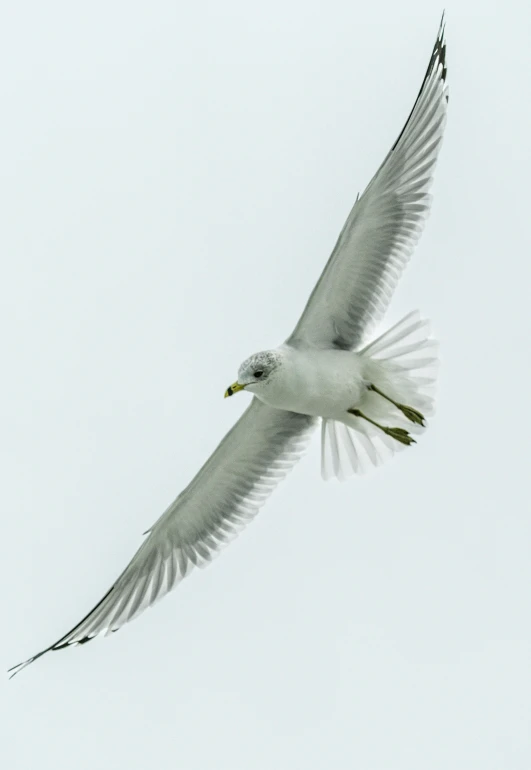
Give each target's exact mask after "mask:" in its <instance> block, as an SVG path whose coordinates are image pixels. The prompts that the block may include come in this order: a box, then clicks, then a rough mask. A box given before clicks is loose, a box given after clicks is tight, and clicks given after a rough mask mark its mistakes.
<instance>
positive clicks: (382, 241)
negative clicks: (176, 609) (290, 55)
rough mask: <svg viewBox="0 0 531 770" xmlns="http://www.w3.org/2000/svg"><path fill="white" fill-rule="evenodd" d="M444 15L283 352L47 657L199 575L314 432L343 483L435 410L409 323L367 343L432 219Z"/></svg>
mask: <svg viewBox="0 0 531 770" xmlns="http://www.w3.org/2000/svg"><path fill="white" fill-rule="evenodd" d="M444 26H445V25H444V15H443V18H442V20H441V24H440V27H439V31H438V34H437V39H436V42H435V45H434V47H433V50H432V53H431V57H430V61H429V64H428V68H427V70H426V74H425V76H424V79H423V81H422V85H421V88H420V91H419V93H418V95H417V98H416V100H415V103H414V105H413V109H412V110H411V113H410V114H409V117H408V119H407V121H406V123H405V125H404V127H403V129H402V131H401V132H400V134H399V136H398V138H397V140H396V141H395V143H394V144H393V146H392V148H391V150H390V151H389V153H388V154H387V156H386V158H385V160H384V161H383V163H382V164H381V166H380V168H379V169H378V171H377V172H376V174H375V175H374V177H373V178H372V180H371V181H370V182H369V184H368V186H367V188H366V189H365V191H364V192H363V194H362V195H361V196H360V195H358V197H357V199H356V201H355V204H354V207H353V208H352V210H351V212H350V214H349V216H348V218H347V221H346V223H345V225H344V227H343V230H342V231H341V233H340V235H339V238H338V240H337V243H336V245H335V248H334V250H333V251H332V254H331V256H330V258H329V260H328V262H327V264H326V267H325V269H324V271H323V273H322V275H321V277H320V278H319V280H318V282H317V284H316V286H315V288H314V290H313V292H312V294H311V296H310V298H309V300H308V303H307V305H306V307H305V309H304V311H303V313H302V316H301V318H300V320H299V322H298V324H297V326H296V327H295V329H294V331H293V332H292V334H291V335H290V336H289V337H288V339H287V340H286V341H285V342H284V343H283V344H282V345H280V346H279V347H277V348H274V349H272V350H267V351H263V352H259V353H255V354H254V355H252V356H251V357H250V358H248V359H247V360H246V361H244V362H243V364H242V365H241V366H240V368H239V371H238V377H237V380H236V381H235V382H234V383H233V384H232V385H230V387H229V388H228V389H227V391H226V392H225V396H226V397H229V396H233V395H234V394H236V393H238V392H240V391H248V392H249V393H252V394H253V399H252V401H251V403H250V405H249V406H248V408H247V410H246V411H245V412H244V413H243V415H242V416H241V417H240V419H239V420H238V422H237V423H236V424H235V425H234V427H233V428H232V429H231V430H230V431H229V433H228V434H227V435H226V436H225V438H224V439H223V440H222V441H221V443H220V444H219V446H218V447H217V449H216V450H215V452H214V453H213V454H212V455H211V457H210V458H209V459H208V460H207V461H206V463H205V464H204V465H203V467H202V468H201V470H200V471H199V472H198V474H197V475H196V476H195V478H194V479H192V481H191V482H190V484H189V485H188V486H187V487H186V489H184V490H183V491H182V492H181V493H180V494H179V495H178V497H177V498H176V499H175V500H174V502H172V503H171V505H170V506H169V507H168V508H167V509H166V510H165V511H164V513H163V514H162V516H160V518H159V519H158V520H157V521H156V522H155V523H154V524H153V526H152V527H151V528H150V529H149V530H148V531H147V532H146V533H144V534H145V535H147V537H146V539H145V540H144V541H143V543H142V545H141V546H140V548H139V549H138V551H137V552H136V554H135V555H134V556H133V558H132V560H131V561H130V562H129V564H128V565H127V567H126V568H125V569H124V571H123V572H122V573H121V575H120V576H119V577H118V578H117V580H116V581H115V582H114V584H113V585H112V586H111V588H110V589H109V590H108V592H107V593H106V594H105V596H104V597H103V598H102V599H101V601H99V602H98V604H97V605H96V606H95V607H94V608H93V609H92V610H91V611H90V612H89V613H88V615H86V616H85V617H84V618H83V619H82V620H81V621H80V622H79V623H78V624H77V625H76V626H75V627H74V628H72V629H71V630H70V631H68V633H67V634H65V635H64V636H62V637H61V638H60V639H59V640H58V641H57V642H55V643H54V644H52V645H50V646H49V647H47V648H46V649H44V650H42V651H41V652H38V653H36V654H35V655H33V656H32V657H31V658H29V659H28V660H26V661H24V662H23V663H19V664H18V665H17V666H13V668H11V669H9V671H11V672H13V673H12V676H15V674H17V673H18V672H19V671H21V670H22V669H23V668H25V667H26V666H28V665H29V664H30V663H33V662H34V661H36V660H37V659H38V658H40V657H41V656H42V655H45V654H46V653H47V652H51V651H56V650H62V649H64V648H66V647H70V646H71V645H77V644H85V643H86V642H88V641H90V640H91V639H93V638H95V637H96V636H99V635H100V634H105V635H107V634H110V633H112V632H115V631H117V630H118V629H119V628H121V627H122V626H123V625H125V624H126V623H128V622H129V621H131V620H133V619H134V618H136V617H137V616H138V615H139V614H140V613H141V612H143V610H145V609H146V608H147V607H150V606H152V605H153V604H155V602H157V601H158V600H159V599H161V598H162V597H163V596H165V595H166V594H167V593H169V592H170V591H171V590H172V589H174V588H175V587H176V586H177V584H178V583H179V582H180V581H181V580H182V578H184V577H185V576H186V575H188V574H189V572H190V571H191V570H192V568H193V567H194V566H204V565H206V564H207V563H208V562H209V561H210V560H211V559H212V558H213V556H214V555H215V554H216V553H217V552H218V551H219V549H220V548H221V547H222V546H223V545H224V544H225V543H226V542H227V541H228V540H230V539H231V538H232V537H233V536H234V535H235V534H237V532H238V531H239V530H240V529H242V528H243V526H244V525H245V524H246V523H247V522H248V521H249V520H250V519H252V518H253V517H254V516H255V514H256V513H257V511H258V510H259V509H260V508H261V506H262V505H263V504H264V502H265V501H266V500H267V498H268V497H269V495H270V494H271V493H272V491H273V490H274V489H275V487H276V486H277V484H278V483H279V481H281V480H282V479H283V478H284V477H285V476H286V474H287V473H288V471H289V470H291V468H292V467H293V466H294V464H295V463H296V462H297V461H298V460H299V458H300V457H301V455H302V453H303V452H304V450H305V449H306V447H307V445H308V443H309V441H310V439H311V437H312V434H313V433H314V431H315V429H316V428H317V427H318V425H319V422H320V425H321V470H322V475H323V477H324V478H325V479H328V478H331V477H336V478H337V479H340V480H343V479H345V478H347V477H348V476H350V475H352V474H353V473H361V472H363V471H364V470H367V469H368V467H370V466H371V465H378V464H380V463H381V462H382V461H383V460H384V459H386V458H387V457H389V456H391V455H392V454H394V453H395V452H396V450H398V449H404V448H405V447H409V446H411V445H412V444H414V443H415V436H417V437H418V436H419V435H420V433H422V432H423V431H424V429H425V427H426V416H427V415H429V414H430V413H431V411H432V407H433V387H434V383H435V374H436V364H437V354H436V344H435V342H434V340H433V339H432V338H431V336H430V332H429V327H428V322H427V321H426V320H424V319H423V318H421V316H420V315H419V314H418V313H417V312H415V313H410V314H409V315H407V316H406V317H405V318H403V319H402V320H401V321H399V322H398V323H397V324H395V326H393V327H392V328H391V329H389V330H388V331H386V332H385V333H384V334H382V335H381V336H379V337H378V338H377V339H375V340H373V341H372V342H370V343H369V344H365V343H366V340H367V336H368V334H369V332H370V330H371V329H372V328H373V326H374V324H375V323H376V322H378V321H379V320H380V319H381V318H382V316H383V314H384V312H385V310H386V309H387V306H388V304H389V301H390V299H391V295H392V293H393V291H394V289H395V287H396V284H397V282H398V279H399V277H400V275H401V273H402V271H403V269H404V267H405V265H406V263H407V262H408V260H409V257H410V255H411V253H412V251H413V248H414V246H415V244H416V242H417V240H418V239H419V237H420V234H421V232H422V230H423V227H424V224H425V221H426V218H427V216H428V213H429V210H430V205H431V196H430V195H429V189H430V187H431V184H432V179H433V171H434V168H435V163H436V161H437V157H438V154H439V150H440V147H441V142H442V137H443V131H444V126H445V120H446V109H447V102H448V88H447V85H446V43H445V36H444Z"/></svg>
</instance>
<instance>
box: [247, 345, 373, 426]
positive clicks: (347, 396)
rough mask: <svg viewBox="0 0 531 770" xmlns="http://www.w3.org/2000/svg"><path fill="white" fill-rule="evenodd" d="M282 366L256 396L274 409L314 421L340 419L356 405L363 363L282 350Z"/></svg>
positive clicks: (351, 357)
mask: <svg viewBox="0 0 531 770" xmlns="http://www.w3.org/2000/svg"><path fill="white" fill-rule="evenodd" d="M282 354H283V362H282V365H281V366H280V367H279V368H278V369H277V371H275V372H274V374H272V376H271V381H270V382H269V383H268V385H267V387H264V388H263V391H262V390H261V392H258V390H257V391H256V395H257V396H258V397H259V398H260V399H261V400H262V401H265V403H267V404H269V405H270V406H274V407H276V408H277V409H287V410H289V411H292V412H299V413H301V414H309V415H312V416H314V417H335V418H337V417H339V416H343V415H344V413H345V412H346V410H347V409H351V408H353V407H355V406H356V404H358V403H359V400H360V397H361V394H362V391H363V389H364V387H365V386H364V377H363V369H364V361H363V359H362V358H361V357H360V356H358V355H357V354H356V353H351V352H345V351H340V350H312V349H307V350H304V349H302V350H298V349H294V348H288V347H287V346H285V347H284V348H283V349H282Z"/></svg>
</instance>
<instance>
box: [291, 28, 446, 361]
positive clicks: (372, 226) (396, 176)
mask: <svg viewBox="0 0 531 770" xmlns="http://www.w3.org/2000/svg"><path fill="white" fill-rule="evenodd" d="M447 102H448V90H447V87H446V43H445V39H444V18H443V20H442V21H441V26H440V29H439V33H438V35H437V40H436V42H435V46H434V48H433V51H432V54H431V58H430V63H429V65H428V69H427V71H426V75H425V76H424V80H423V82H422V86H421V88H420V91H419V94H418V96H417V100H416V102H415V104H414V106H413V109H412V111H411V114H410V116H409V118H408V119H407V122H406V124H405V126H404V128H403V129H402V131H401V133H400V136H399V137H398V139H397V140H396V142H395V143H394V145H393V147H392V149H391V151H390V152H389V154H388V155H387V157H386V159H385V160H384V162H383V163H382V165H381V166H380V168H379V169H378V171H377V172H376V174H375V176H374V177H373V179H372V180H371V182H370V183H369V185H368V187H367V188H366V190H365V192H364V193H363V195H362V196H361V198H359V199H358V200H357V201H356V203H355V204H354V208H353V209H352V211H351V212H350V215H349V217H348V219H347V221H346V223H345V226H344V227H343V230H342V231H341V234H340V236H339V239H338V241H337V243H336V246H335V248H334V250H333V252H332V255H331V256H330V259H329V260H328V263H327V265H326V267H325V269H324V271H323V273H322V275H321V277H320V279H319V281H318V283H317V285H316V286H315V288H314V290H313V292H312V294H311V296H310V299H309V300H308V304H307V305H306V308H305V309H304V312H303V314H302V316H301V318H300V320H299V322H298V324H297V326H296V328H295V330H294V332H293V334H292V335H291V337H289V339H288V340H287V342H288V343H289V344H290V345H295V346H296V345H299V344H303V345H311V346H314V347H330V346H332V347H336V348H339V349H343V350H350V349H352V348H355V347H357V346H359V345H360V344H361V342H362V340H363V337H364V336H365V335H366V333H367V331H368V330H369V328H370V326H371V325H372V324H373V323H375V322H376V321H377V320H379V319H380V318H381V317H382V315H383V313H384V312H385V310H386V308H387V305H388V303H389V300H390V299H391V295H392V293H393V291H394V289H395V287H396V284H397V282H398V279H399V278H400V275H401V273H402V270H403V269H404V267H405V265H406V263H407V261H408V259H409V257H410V255H411V253H412V251H413V248H414V246H415V244H416V242H417V240H418V239H419V237H420V234H421V232H422V230H423V227H424V223H425V220H426V218H427V216H428V213H429V209H430V204H431V196H430V195H429V194H428V190H429V188H430V187H431V183H432V175H433V171H434V168H435V162H436V160H437V156H438V154H439V149H440V147H441V141H442V136H443V130H444V124H445V118H446V106H447Z"/></svg>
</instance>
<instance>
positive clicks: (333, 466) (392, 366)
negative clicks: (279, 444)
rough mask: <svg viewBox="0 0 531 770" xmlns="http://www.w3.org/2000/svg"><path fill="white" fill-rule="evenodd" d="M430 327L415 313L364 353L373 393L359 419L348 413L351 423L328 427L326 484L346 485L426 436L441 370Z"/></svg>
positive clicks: (324, 467)
mask: <svg viewBox="0 0 531 770" xmlns="http://www.w3.org/2000/svg"><path fill="white" fill-rule="evenodd" d="M429 326H430V324H429V321H427V320H426V319H422V318H421V317H420V314H419V313H418V312H417V311H415V312H413V313H410V314H409V315H407V316H406V317H405V318H403V319H402V320H401V321H399V322H398V323H397V324H395V325H394V326H393V327H392V328H391V329H388V331H386V332H385V333H384V334H382V335H381V336H380V337H378V339H376V340H374V341H373V342H371V343H370V344H369V345H367V346H366V347H365V348H363V350H360V351H358V355H360V356H363V357H364V358H365V359H366V367H365V372H366V381H367V385H368V387H367V390H366V392H365V393H364V395H363V398H362V399H361V401H360V403H359V404H357V405H356V408H357V414H352V415H351V414H348V413H347V414H346V416H345V422H339V421H336V420H325V419H323V421H322V426H321V427H322V430H321V472H322V476H323V478H325V479H329V478H331V477H333V476H335V477H336V478H338V479H340V480H344V479H346V478H348V476H351V475H352V474H353V473H363V472H364V471H365V470H367V468H368V467H370V466H372V465H380V464H381V463H382V462H383V461H384V460H385V459H387V457H390V456H392V455H393V454H394V453H395V452H396V451H397V450H398V449H401V448H402V447H404V446H407V445H408V444H409V443H414V439H415V436H416V435H418V434H419V433H421V432H422V431H423V430H424V428H425V426H426V420H425V419H424V418H426V417H429V416H430V415H431V414H433V396H434V391H435V382H436V376H437V365H438V359H437V348H438V345H437V342H436V341H435V340H434V339H433V338H432V337H431V336H430V328H429ZM401 407H404V408H403V409H402V408H401ZM366 418H369V419H366ZM374 423H378V426H376V425H374ZM381 426H383V427H384V428H389V429H390V432H389V433H387V432H385V431H384V430H382V427H381ZM408 437H409V438H408Z"/></svg>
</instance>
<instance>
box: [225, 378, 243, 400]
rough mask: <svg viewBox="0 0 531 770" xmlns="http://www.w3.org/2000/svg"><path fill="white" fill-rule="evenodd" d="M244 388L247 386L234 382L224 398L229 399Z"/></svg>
mask: <svg viewBox="0 0 531 770" xmlns="http://www.w3.org/2000/svg"><path fill="white" fill-rule="evenodd" d="M244 388H245V385H240V383H239V382H234V383H233V384H232V385H229V387H228V388H227V390H226V391H225V396H224V398H228V397H229V396H233V395H234V394H235V393H237V392H238V391H239V390H243V389H244Z"/></svg>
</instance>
